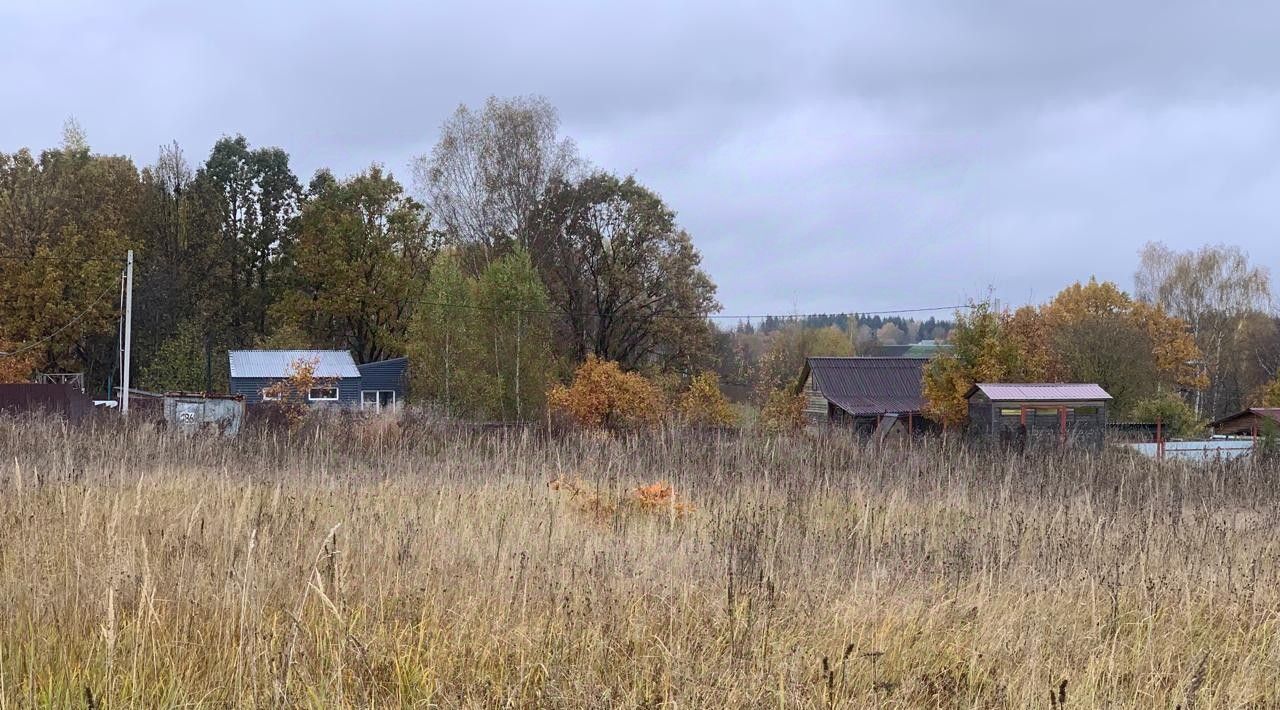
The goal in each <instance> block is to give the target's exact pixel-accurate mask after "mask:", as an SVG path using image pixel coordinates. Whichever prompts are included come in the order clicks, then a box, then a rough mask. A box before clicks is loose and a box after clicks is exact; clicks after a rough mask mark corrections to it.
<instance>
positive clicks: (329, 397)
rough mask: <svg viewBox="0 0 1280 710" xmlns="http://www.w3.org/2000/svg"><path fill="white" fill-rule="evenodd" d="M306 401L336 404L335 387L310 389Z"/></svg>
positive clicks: (336, 393) (336, 389) (336, 390)
mask: <svg viewBox="0 0 1280 710" xmlns="http://www.w3.org/2000/svg"><path fill="white" fill-rule="evenodd" d="M307 399H309V400H311V401H312V402H336V401H337V400H338V388H337V387H312V388H311V391H309V392H308V393H307Z"/></svg>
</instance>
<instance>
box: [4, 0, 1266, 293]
mask: <svg viewBox="0 0 1280 710" xmlns="http://www.w3.org/2000/svg"><path fill="white" fill-rule="evenodd" d="M179 5H184V6H186V7H178V6H179ZM962 5H964V6H967V7H968V9H960V6H962ZM1210 5H1211V3H1205V2H1196V3H1178V2H1169V1H1168V0H1165V1H1163V2H1154V1H1153V2H1138V1H1130V2H1121V3H1116V2H1092V1H1088V0H1086V1H1082V2H1073V3H1065V2H1035V1H1033V0H1021V1H1016V2H1014V1H1011V2H987V3H973V2H970V3H964V2H942V1H939V2H914V1H912V0H887V1H885V2H880V3H874V4H873V3H862V2H832V3H826V2H818V1H814V0H808V1H806V2H803V3H799V4H796V6H794V7H782V4H780V3H756V2H744V1H743V0H733V1H732V2H731V1H729V0H715V1H714V2H697V1H696V0H694V1H691V0H678V1H673V2H663V1H659V2H654V1H650V2H643V3H626V4H625V6H624V5H622V4H619V3H607V2H600V1H592V2H587V1H585V0H583V1H575V2H560V3H555V4H547V5H543V6H541V7H538V6H535V4H534V3H530V2H510V3H500V2H467V3H462V2H457V3H453V2H442V1H441V2H437V1H433V2H413V3H408V2H406V3H391V2H380V1H371V0H364V1H362V2H352V1H350V0H348V1H345V2H332V1H330V0H309V1H308V2H269V1H266V0H253V1H247V2H242V1H232V0H217V1H213V0H209V1H207V2H204V3H200V4H199V6H197V4H196V3H174V2H171V1H165V2H161V1H155V2H143V1H141V0H134V1H129V2H103V1H101V0H93V1H86V2H58V1H56V0H41V1H37V0H26V1H24V0H8V1H7V2H4V3H3V5H0V106H3V108H2V109H0V150H4V151H6V152H11V151H14V150H17V149H18V148H21V147H24V146H25V147H31V148H33V149H39V148H44V147H50V146H54V145H56V144H57V143H58V141H59V136H60V132H61V127H62V124H63V121H64V120H65V119H66V118H67V117H68V116H75V117H76V118H77V119H78V120H79V122H80V123H81V125H82V126H83V128H84V129H85V131H86V133H87V136H88V139H89V143H90V144H91V146H92V147H93V148H94V150H95V151H98V152H104V153H123V154H128V155H130V156H132V157H133V158H134V159H135V160H137V161H138V162H139V164H140V165H141V164H147V163H150V162H152V161H153V160H154V159H155V156H156V154H157V152H158V147H159V146H160V144H162V143H166V142H168V141H171V140H177V141H178V142H179V143H180V144H181V145H182V146H183V148H184V149H185V150H186V152H187V154H188V158H189V159H190V160H191V161H192V162H193V163H198V162H200V161H202V160H203V159H204V157H206V156H207V154H208V151H209V148H210V147H211V146H212V144H213V142H214V141H215V140H216V139H217V138H218V137H219V136H221V135H224V134H235V133H243V134H244V135H245V136H246V137H247V138H248V139H249V141H250V142H251V143H252V144H254V145H278V146H280V147H283V148H284V149H285V150H287V151H288V152H289V153H290V155H291V156H292V161H293V165H294V168H295V170H296V172H298V174H299V176H300V177H301V178H302V179H303V181H304V182H305V180H306V179H307V178H308V177H309V176H310V174H311V173H312V172H313V171H314V170H315V169H316V168H318V167H321V166H328V167H330V168H332V169H333V170H334V171H335V172H337V173H341V174H347V173H351V172H355V171H358V170H360V169H361V168H363V167H365V166H367V165H368V164H369V163H371V162H374V161H377V162H380V163H382V164H384V165H386V166H387V167H388V168H389V169H390V170H392V171H393V172H394V173H395V174H396V175H397V176H398V177H400V178H401V179H402V180H404V181H405V182H406V183H408V182H410V174H409V170H408V167H407V166H408V163H409V161H410V159H411V158H412V157H413V156H414V155H417V154H419V153H422V152H424V151H426V150H428V149H429V148H430V146H431V145H432V144H433V143H434V142H435V139H436V136H437V134H438V129H439V126H440V124H441V122H442V121H443V120H444V119H445V117H446V116H447V115H448V114H449V113H450V112H451V111H452V110H453V109H454V108H455V107H456V106H457V105H458V104H459V103H466V104H469V105H473V106H474V105H478V104H480V103H481V102H482V101H483V100H484V98H485V97H486V96H488V95H490V94H496V95H500V96H508V95H515V94H530V93H534V94H542V95H544V96H546V97H547V98H548V99H550V101H551V102H552V103H553V104H555V105H556V106H557V107H558V108H559V110H560V115H561V120H562V123H563V130H564V133H565V134H566V135H567V136H569V137H571V138H573V139H574V140H575V141H577V143H578V144H579V146H580V148H581V151H582V153H583V154H584V156H585V157H586V158H588V159H589V160H591V161H592V162H593V163H594V164H595V165H597V166H599V167H601V168H604V169H607V170H612V171H615V172H619V173H624V174H634V175H635V176H636V177H637V179H639V180H640V181H641V182H643V183H645V184H646V185H648V186H649V187H651V188H653V189H654V190H656V191H657V192H658V193H660V194H661V195H662V196H663V198H664V199H665V200H666V201H667V203H668V204H670V205H671V206H672V207H673V208H674V209H675V210H676V211H677V212H678V214H679V219H680V221H681V223H682V224H683V226H685V227H686V228H687V229H688V230H689V231H690V232H691V233H692V234H693V236H694V241H695V243H696V244H697V245H698V246H699V248H700V249H701V251H702V253H703V255H704V264H705V267H706V269H707V271H708V272H709V273H710V274H711V276H712V278H713V279H714V280H715V281H716V283H717V284H719V287H720V300H721V301H722V303H723V304H724V307H725V310H724V312H725V313H734V314H736V313H779V312H781V313H792V312H799V313H806V312H836V311H854V310H862V311H867V310H881V309H894V308H909V307H924V306H942V305H949V304H953V303H958V302H962V301H963V300H964V299H966V298H968V297H973V296H980V295H983V294H985V292H986V290H987V288H988V287H992V288H994V290H995V293H996V295H997V296H999V297H1001V298H1003V299H1005V300H1006V301H1010V302H1017V303H1020V302H1026V301H1028V300H1036V301H1038V300H1043V299H1045V298H1047V297H1049V296H1051V295H1052V294H1053V293H1055V292H1056V291H1057V290H1058V289H1060V288H1061V287H1063V286H1065V285H1067V284H1068V283H1070V282H1072V281H1075V280H1077V279H1087V278H1088V277H1089V276H1090V275H1097V276H1098V277H1099V278H1103V279H1112V280H1115V281H1118V282H1120V283H1121V284H1122V285H1124V286H1125V288H1129V286H1130V284H1131V280H1132V278H1131V274H1132V272H1133V268H1134V265H1135V263H1136V260H1137V252H1138V250H1139V249H1140V248H1141V246H1142V244H1143V243H1144V242H1146V241H1148V240H1162V241H1164V242H1166V243H1168V244H1169V245H1171V246H1174V247H1178V248H1192V247H1196V246H1199V245H1201V244H1203V243H1206V242H1226V243H1232V244H1238V245H1241V246H1243V247H1244V248H1245V249H1246V250H1248V251H1249V252H1250V254H1251V255H1252V256H1253V257H1254V260H1255V261H1257V262H1259V263H1261V264H1263V265H1267V266H1271V265H1274V264H1275V263H1276V261H1277V258H1280V238H1278V236H1280V235H1277V233H1276V229H1275V222H1276V216H1277V210H1276V205H1277V198H1278V197H1280V72H1278V71H1277V70H1276V67H1277V66H1278V65H1280V43H1278V42H1277V41H1276V30H1277V27H1280V4H1277V3H1261V2H1259V3H1234V4H1232V7H1234V8H1237V9H1235V10H1232V11H1230V12H1228V11H1223V10H1213V9H1210V7H1209V6H1210Z"/></svg>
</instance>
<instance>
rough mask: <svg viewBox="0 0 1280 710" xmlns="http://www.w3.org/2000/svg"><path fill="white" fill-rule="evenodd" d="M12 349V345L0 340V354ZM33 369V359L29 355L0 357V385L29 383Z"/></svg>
mask: <svg viewBox="0 0 1280 710" xmlns="http://www.w3.org/2000/svg"><path fill="white" fill-rule="evenodd" d="M14 349H16V347H15V346H14V345H13V344H12V343H6V342H5V341H3V340H0V352H6V351H11V350H14ZM35 369H36V366H35V362H34V359H33V358H32V357H31V356H29V355H0V384H13V383H15V382H30V381H31V373H32V372H33V371H34V370H35Z"/></svg>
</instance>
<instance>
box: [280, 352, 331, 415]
mask: <svg viewBox="0 0 1280 710" xmlns="http://www.w3.org/2000/svg"><path fill="white" fill-rule="evenodd" d="M319 364H320V361H319V360H318V359H316V358H311V359H306V358H299V359H297V360H294V361H293V362H292V363H291V364H290V365H289V374H288V376H286V377H285V378H284V379H282V380H280V381H278V382H276V383H274V384H272V385H271V386H270V387H267V388H266V389H264V390H262V396H263V399H266V400H267V401H269V402H270V403H272V404H274V405H275V406H276V408H277V409H279V410H280V412H281V413H282V414H283V415H284V418H285V419H286V421H288V423H289V426H290V427H291V428H292V427H296V426H298V425H299V424H301V423H302V420H303V419H304V418H306V416H307V412H308V411H310V410H309V408H308V407H307V402H308V394H309V393H310V392H311V390H312V389H313V388H317V387H333V386H335V385H336V380H334V379H333V378H331V377H318V376H316V366H317V365H319Z"/></svg>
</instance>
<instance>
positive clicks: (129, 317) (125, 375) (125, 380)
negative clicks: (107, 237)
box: [120, 249, 133, 414]
mask: <svg viewBox="0 0 1280 710" xmlns="http://www.w3.org/2000/svg"><path fill="white" fill-rule="evenodd" d="M124 282H125V290H124V363H123V365H122V366H121V372H120V384H121V385H122V387H121V388H120V413H121V414H128V413H129V350H130V349H131V348H130V346H131V344H132V339H133V250H132V249H130V250H129V258H128V260H127V261H126V262H125V267H124Z"/></svg>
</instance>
